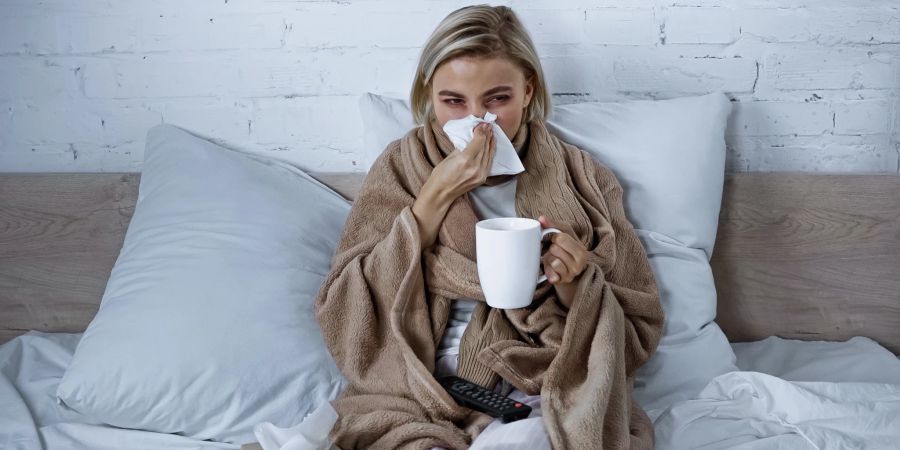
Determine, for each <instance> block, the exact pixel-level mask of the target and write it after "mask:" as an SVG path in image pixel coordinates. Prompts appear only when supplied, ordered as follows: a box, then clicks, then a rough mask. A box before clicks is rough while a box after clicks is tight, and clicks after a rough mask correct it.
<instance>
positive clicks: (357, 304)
mask: <svg viewBox="0 0 900 450" xmlns="http://www.w3.org/2000/svg"><path fill="white" fill-rule="evenodd" d="M514 141H516V142H515V144H516V147H517V149H518V150H520V156H521V157H522V162H523V165H524V166H525V172H523V173H521V174H519V175H518V181H517V191H516V210H517V212H518V214H519V216H520V217H531V218H537V217H538V216H539V215H544V216H547V217H548V218H549V219H551V220H552V221H554V222H556V223H558V224H563V225H562V228H563V231H565V232H568V233H570V234H572V235H573V236H576V237H577V238H578V239H579V240H580V241H581V242H582V243H583V244H584V245H585V247H586V248H587V249H588V250H589V251H590V255H591V256H590V260H589V263H588V265H587V268H586V269H585V271H584V272H583V274H582V276H581V278H580V282H579V283H578V288H577V292H576V294H575V299H574V300H573V302H572V304H571V308H570V310H569V311H564V310H562V309H561V307H560V306H559V304H558V303H557V302H556V301H555V299H554V296H555V291H554V288H553V287H552V286H551V285H549V284H546V283H544V284H542V285H539V286H538V289H537V291H536V292H535V296H534V301H533V303H532V304H531V305H530V306H529V307H527V308H521V309H514V310H501V309H494V308H490V307H488V306H487V304H486V303H484V296H483V294H482V292H481V289H480V286H479V282H478V275H477V269H476V263H475V237H474V232H475V223H476V222H477V221H478V219H477V217H476V215H475V213H474V211H473V209H472V207H471V205H470V203H469V198H468V195H465V196H462V197H460V198H458V199H457V200H456V201H455V202H454V203H453V204H452V205H451V207H450V209H449V211H448V213H447V216H446V218H445V220H444V222H443V225H442V227H441V229H440V231H439V233H438V240H437V242H436V243H435V245H433V246H432V247H429V248H425V249H423V248H421V245H420V243H419V242H420V240H419V231H418V225H417V223H416V220H415V217H414V216H413V214H412V210H411V208H412V205H413V202H414V201H415V198H416V194H417V193H418V192H419V190H420V189H421V188H422V185H423V184H424V183H425V181H426V180H427V179H428V176H429V174H430V173H431V171H432V169H433V168H434V166H435V165H436V164H438V163H439V162H440V161H441V160H442V159H443V158H444V156H445V155H447V154H449V152H451V151H454V148H453V144H452V143H451V142H450V140H449V138H448V137H447V135H446V134H445V133H444V132H443V130H441V128H440V126H439V125H438V124H437V123H436V122H434V121H432V122H431V123H429V124H427V125H425V126H420V127H417V128H415V129H413V130H411V131H410V132H409V133H408V134H407V135H406V136H404V137H403V138H402V139H400V140H397V141H394V142H393V143H391V144H390V145H389V146H388V148H387V149H386V150H385V152H384V153H383V154H382V155H381V156H380V157H379V158H378V160H377V161H376V162H375V163H374V165H373V166H372V168H371V169H370V171H369V173H368V176H367V177H366V181H365V183H364V185H363V187H362V189H361V191H360V193H359V195H358V196H357V199H356V202H355V203H354V205H353V207H352V209H351V211H350V215H349V217H348V220H347V223H346V225H345V228H344V230H343V234H342V237H341V240H340V242H339V243H338V247H337V250H336V254H335V256H334V259H333V261H332V268H331V272H330V273H329V274H328V276H327V277H326V280H325V282H324V283H323V285H322V287H321V290H320V291H319V295H318V297H317V299H316V304H315V310H316V318H317V321H318V323H319V325H320V326H321V329H322V332H323V335H324V337H325V342H326V344H327V346H328V349H329V351H330V352H331V354H332V355H333V356H334V359H335V361H336V362H337V364H338V366H339V367H340V369H341V371H342V373H343V374H344V376H345V377H346V379H347V381H348V386H347V388H346V389H345V391H344V392H342V393H341V395H340V397H339V398H337V399H335V400H334V401H332V402H331V404H332V406H334V408H335V409H336V410H337V412H338V415H339V418H338V420H337V422H335V424H334V427H333V428H332V429H331V431H330V434H329V437H330V438H331V439H333V441H334V443H335V444H336V445H338V446H339V447H340V448H342V449H345V450H347V449H351V448H352V449H355V448H367V449H395V448H404V449H407V448H408V449H429V448H431V447H444V448H447V449H464V448H467V447H468V446H469V445H470V444H471V443H472V440H473V439H474V438H475V437H477V435H478V434H479V433H480V432H481V431H482V430H483V429H484V428H485V427H486V426H487V425H488V424H489V423H490V421H491V420H492V419H493V418H492V417H490V416H487V415H485V414H483V413H480V412H475V411H472V410H470V409H468V408H465V407H461V406H459V405H457V403H456V402H455V401H454V400H453V398H452V397H451V396H450V395H449V394H448V393H447V392H446V391H445V390H444V389H443V388H442V387H441V386H440V384H438V382H437V380H436V379H435V378H434V376H433V373H434V368H435V349H436V348H437V345H438V343H439V342H440V339H441V336H442V335H443V332H444V328H445V326H446V324H447V320H448V315H449V310H450V301H451V300H453V299H456V298H471V299H476V300H479V301H480V302H481V303H479V304H478V305H477V307H476V309H475V311H474V314H473V316H472V319H471V322H470V323H469V325H468V326H467V328H466V331H465V333H464V334H463V337H462V342H461V344H460V355H459V369H458V374H459V376H462V377H463V378H466V379H469V380H472V381H475V382H477V383H479V384H481V385H483V386H485V387H488V388H493V387H494V386H495V385H496V383H497V382H498V381H499V379H500V377H502V378H504V379H506V380H507V381H508V382H509V383H510V384H512V385H513V386H515V387H516V388H518V389H519V390H521V391H524V392H526V393H528V394H529V395H537V394H540V396H541V408H542V411H543V417H544V425H545V427H546V431H547V433H548V436H549V439H550V442H551V444H552V446H553V448H554V449H600V448H603V449H651V448H653V443H654V435H653V427H652V424H651V423H650V420H649V418H648V417H647V416H646V414H645V413H644V411H643V410H642V409H641V408H640V406H639V405H638V404H637V403H636V402H635V401H634V400H633V398H632V395H631V394H632V389H633V382H634V372H635V370H636V369H637V368H638V367H640V366H641V365H642V364H643V363H644V362H645V361H647V359H648V358H649V357H650V356H651V355H652V354H653V352H654V351H655V349H656V346H657V344H658V342H659V339H660V336H661V333H662V328H663V320H664V314H663V310H662V306H661V304H660V300H659V293H658V291H657V286H656V282H655V280H654V277H653V273H652V271H651V269H650V264H649V261H648V260H647V256H646V253H645V252H644V249H643V247H642V246H641V243H640V241H639V240H638V238H637V236H636V235H635V233H634V230H633V228H632V225H631V223H630V222H629V220H628V219H627V218H626V215H625V211H624V206H623V199H622V187H621V186H620V184H619V183H618V181H617V179H616V177H615V176H614V175H613V173H612V171H610V170H609V169H608V168H606V167H605V166H603V165H601V164H599V163H597V162H596V161H595V160H593V159H592V158H591V157H590V156H589V155H588V154H587V153H585V152H583V151H581V150H579V149H577V148H576V147H574V146H571V145H569V144H566V143H564V142H562V141H560V140H559V139H558V138H556V137H555V136H554V135H552V134H550V133H549V132H548V130H547V129H546V127H545V125H544V123H543V122H541V121H532V122H529V123H523V124H522V125H521V127H520V129H519V132H518V133H517V134H516V136H515V139H514Z"/></svg>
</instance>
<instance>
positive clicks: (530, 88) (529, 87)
mask: <svg viewBox="0 0 900 450" xmlns="http://www.w3.org/2000/svg"><path fill="white" fill-rule="evenodd" d="M533 96H534V75H532V76H530V77H528V79H527V80H525V104H524V105H522V108H523V109H524V108H527V107H528V104H529V103H531V97H533Z"/></svg>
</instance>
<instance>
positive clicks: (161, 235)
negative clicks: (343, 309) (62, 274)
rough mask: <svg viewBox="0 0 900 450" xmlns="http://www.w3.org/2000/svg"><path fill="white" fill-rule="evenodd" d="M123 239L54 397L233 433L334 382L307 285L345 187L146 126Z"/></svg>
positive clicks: (313, 289)
mask: <svg viewBox="0 0 900 450" xmlns="http://www.w3.org/2000/svg"><path fill="white" fill-rule="evenodd" d="M142 172H143V173H142V176H141V182H140V188H139V200H138V203H137V205H136V207H135V211H134V215H133V217H132V218H131V223H130V224H129V226H128V230H127V232H126V235H125V242H124V245H123V247H122V250H121V252H120V254H119V257H118V259H117V260H116V263H115V266H114V267H113V269H112V273H111V275H110V278H109V282H108V284H107V286H106V291H105V292H104V294H103V298H102V302H101V304H100V309H99V311H98V313H97V315H96V317H94V319H93V320H92V321H91V323H90V325H89V326H88V327H87V330H85V332H84V334H83V336H82V338H81V341H80V342H79V344H78V347H77V349H76V351H75V354H74V356H73V359H72V363H71V365H70V366H69V367H68V369H67V370H66V372H65V375H64V376H63V378H62V380H61V382H60V384H59V388H58V391H57V397H58V400H59V401H60V403H61V404H64V405H65V406H67V407H69V408H72V409H74V410H76V411H78V412H80V413H83V414H86V415H88V416H90V417H93V418H96V419H98V420H100V421H102V422H105V423H108V424H111V425H115V426H118V427H124V428H136V429H144V430H151V431H157V432H163V433H177V434H183V435H185V436H189V437H193V438H197V439H212V440H215V441H221V442H230V443H235V444H241V443H245V442H253V441H255V440H256V439H255V437H254V435H253V426H254V425H256V424H257V423H260V422H263V421H268V422H272V423H274V424H276V425H278V426H282V427H288V426H293V425H295V424H297V423H299V422H301V421H302V420H303V418H304V416H305V415H306V414H307V413H309V412H311V411H312V410H314V409H315V408H316V407H318V406H319V405H321V404H323V403H324V402H327V401H329V400H331V399H333V398H336V397H337V395H338V393H339V392H340V391H341V390H342V389H343V387H344V379H343V377H342V376H341V374H340V371H339V370H338V368H337V366H336V365H335V364H334V361H333V359H332V358H331V356H330V354H329V353H328V351H327V348H326V347H325V342H324V340H323V338H322V336H321V333H320V330H319V328H318V325H317V323H316V321H315V318H314V314H313V300H314V297H315V295H316V293H317V291H318V288H319V286H320V284H321V282H322V281H323V279H324V277H325V275H326V274H327V273H328V270H329V268H330V261H331V257H332V254H333V252H334V246H335V244H336V242H337V240H338V238H339V236H340V232H341V229H342V228H343V225H344V221H345V219H346V216H347V214H348V212H349V209H350V205H349V203H348V202H347V201H346V200H344V199H343V198H342V197H340V196H339V195H338V194H336V193H335V192H333V191H331V190H330V189H328V188H327V187H325V186H324V185H322V184H320V183H318V182H317V181H315V180H314V179H312V178H311V177H309V176H308V175H306V174H305V173H303V172H302V171H301V170H299V169H297V168H295V167H293V166H291V165H289V164H287V163H284V162H280V161H276V160H273V159H269V158H265V157H263V156H261V155H251V154H247V153H243V152H239V151H234V150H230V149H226V148H223V147H220V146H218V145H216V144H213V143H211V142H208V141H206V140H204V139H201V138H198V137H196V136H193V135H191V134H190V133H188V132H186V131H184V130H181V129H179V128H176V127H174V126H171V125H159V126H156V127H154V128H152V129H151V130H150V131H149V133H148V134H147V146H146V150H145V155H144V166H143V171H142Z"/></svg>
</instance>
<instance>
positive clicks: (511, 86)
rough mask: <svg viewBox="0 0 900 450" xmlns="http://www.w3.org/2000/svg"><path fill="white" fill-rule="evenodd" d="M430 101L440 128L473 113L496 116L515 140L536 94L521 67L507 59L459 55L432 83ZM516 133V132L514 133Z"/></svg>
mask: <svg viewBox="0 0 900 450" xmlns="http://www.w3.org/2000/svg"><path fill="white" fill-rule="evenodd" d="M431 86H432V88H431V101H432V104H433V105H434V114H435V117H436V118H437V121H438V124H440V126H441V127H443V126H444V124H445V123H447V121H448V120H454V119H461V118H463V117H466V116H468V115H469V114H473V115H475V116H476V117H481V118H484V113H485V112H486V111H489V112H491V113H493V114H496V115H497V125H500V128H502V129H503V132H504V133H506V136H507V137H508V138H509V139H510V140H513V139H515V134H514V133H516V132H518V130H519V125H520V124H521V123H522V118H523V117H524V115H525V107H526V106H527V105H528V102H530V101H531V96H532V94H533V93H534V87H533V84H532V83H531V82H530V81H526V80H525V74H524V72H523V71H522V69H520V68H519V67H518V66H516V65H515V64H513V63H512V62H510V61H509V60H507V59H505V58H484V57H481V58H477V57H458V58H454V59H451V60H449V61H446V62H444V63H442V64H441V65H440V66H438V68H437V70H436V71H435V72H434V76H433V77H432V82H431ZM511 133H513V134H511Z"/></svg>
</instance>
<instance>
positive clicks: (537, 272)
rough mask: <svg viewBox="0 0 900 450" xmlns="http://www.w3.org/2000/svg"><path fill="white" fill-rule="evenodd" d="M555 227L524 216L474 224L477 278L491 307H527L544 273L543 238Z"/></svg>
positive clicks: (554, 230)
mask: <svg viewBox="0 0 900 450" xmlns="http://www.w3.org/2000/svg"><path fill="white" fill-rule="evenodd" d="M559 232H560V231H559V230H557V229H556V228H546V229H544V230H541V223H540V222H538V221H537V220H534V219H528V218H523V217H499V218H496V219H486V220H482V221H480V222H478V223H477V224H476V225H475V253H476V255H475V256H476V258H477V261H476V263H477V266H478V279H479V281H480V282H481V290H482V292H484V298H485V300H486V301H487V304H488V305H489V306H491V307H492V308H501V309H512V308H524V307H526V306H528V305H529V304H531V299H532V297H534V290H535V289H536V288H537V285H538V284H539V283H541V282H543V281H545V280H546V279H547V276H546V275H544V274H543V273H541V241H542V240H543V238H544V236H546V235H548V234H550V233H559Z"/></svg>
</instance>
